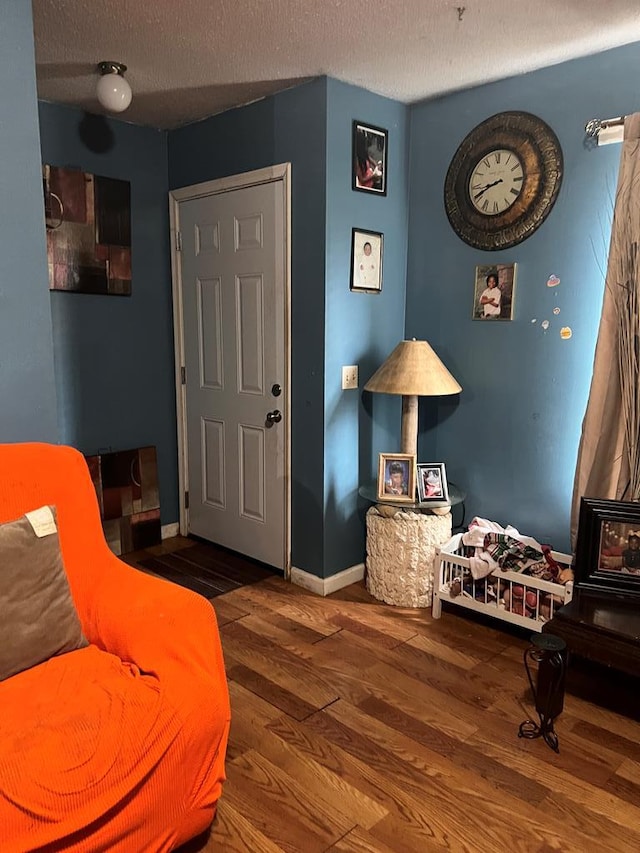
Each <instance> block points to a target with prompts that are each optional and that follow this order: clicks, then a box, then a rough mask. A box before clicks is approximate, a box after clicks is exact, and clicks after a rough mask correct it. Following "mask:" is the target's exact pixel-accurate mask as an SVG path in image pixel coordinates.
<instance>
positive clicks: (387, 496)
mask: <svg viewBox="0 0 640 853" xmlns="http://www.w3.org/2000/svg"><path fill="white" fill-rule="evenodd" d="M415 494H416V457H415V455H414V454H412V453H381V454H380V457H379V461H378V500H379V501H385V500H387V501H394V502H395V501H407V503H413V502H414V500H415Z"/></svg>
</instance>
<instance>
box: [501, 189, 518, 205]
mask: <svg viewBox="0 0 640 853" xmlns="http://www.w3.org/2000/svg"><path fill="white" fill-rule="evenodd" d="M512 192H513V190H512ZM516 195H517V193H516ZM510 204H511V202H510V201H509V199H508V198H505V200H504V206H505V207H509V205H510Z"/></svg>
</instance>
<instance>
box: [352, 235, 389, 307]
mask: <svg viewBox="0 0 640 853" xmlns="http://www.w3.org/2000/svg"><path fill="white" fill-rule="evenodd" d="M383 239H384V235H383V234H381V233H380V232H379V231H365V230H364V229H363V228H353V229H352V231H351V281H350V285H349V286H350V288H351V290H360V291H363V292H364V293H380V292H381V290H382V246H383Z"/></svg>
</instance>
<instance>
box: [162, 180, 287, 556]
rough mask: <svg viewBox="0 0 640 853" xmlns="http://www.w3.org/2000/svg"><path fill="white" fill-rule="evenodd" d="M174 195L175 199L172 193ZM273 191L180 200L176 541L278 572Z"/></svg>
mask: <svg viewBox="0 0 640 853" xmlns="http://www.w3.org/2000/svg"><path fill="white" fill-rule="evenodd" d="M180 192H185V191H180ZM285 192H286V187H285V184H284V182H283V181H282V180H271V181H268V182H266V183H261V184H258V185H254V186H246V187H241V188H239V189H232V190H229V191H224V192H217V193H214V194H211V195H205V196H202V197H198V198H191V199H187V200H181V201H179V202H178V205H177V208H178V211H177V222H178V225H177V227H178V228H179V233H180V238H179V239H180V243H181V250H180V251H179V252H178V253H177V254H176V256H175V257H176V259H177V263H178V265H179V267H180V270H179V278H180V283H181V287H180V291H181V306H180V307H181V313H182V358H183V359H184V367H185V376H184V377H183V378H184V384H183V386H182V389H181V390H182V402H183V421H182V427H183V430H182V431H183V436H182V439H183V443H184V445H185V447H184V450H185V453H184V458H185V469H186V470H185V472H184V480H185V486H186V487H187V488H188V511H187V513H186V517H187V519H188V523H187V526H188V532H189V533H193V534H195V535H197V536H202V537H203V538H205V539H208V540H210V541H212V542H217V543H219V544H221V545H224V546H226V547H228V548H232V549H234V550H235V551H239V552H240V553H243V554H246V555H248V556H251V557H254V558H256V559H258V560H262V561H263V562H265V563H268V564H270V565H272V566H275V567H277V568H281V569H285V568H286V565H287V559H288V556H287V550H288V546H287V542H288V536H287V524H288V505H287V495H288V488H287V476H288V471H287V467H288V466H287V455H288V454H287V447H288V440H287V435H288V433H287V429H288V424H287V418H288V404H287V401H288V393H289V389H288V387H287V381H288V355H287V345H288V328H287V304H286V303H287V299H286V296H287V288H286V275H287V258H286V252H285V248H286V206H285V199H284V194H285Z"/></svg>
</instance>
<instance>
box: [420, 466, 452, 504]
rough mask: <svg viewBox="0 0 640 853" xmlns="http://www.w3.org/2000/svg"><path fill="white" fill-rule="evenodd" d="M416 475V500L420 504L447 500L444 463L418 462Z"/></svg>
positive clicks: (447, 489)
mask: <svg viewBox="0 0 640 853" xmlns="http://www.w3.org/2000/svg"><path fill="white" fill-rule="evenodd" d="M417 474H418V499H419V500H420V502H421V503H425V502H429V501H438V502H441V501H445V502H446V501H448V500H449V487H448V485H447V474H446V471H445V467H444V462H424V463H423V462H420V463H419V465H418V466H417Z"/></svg>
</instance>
